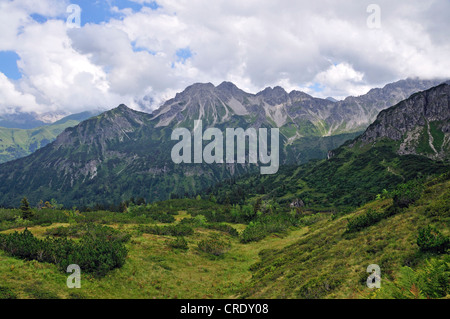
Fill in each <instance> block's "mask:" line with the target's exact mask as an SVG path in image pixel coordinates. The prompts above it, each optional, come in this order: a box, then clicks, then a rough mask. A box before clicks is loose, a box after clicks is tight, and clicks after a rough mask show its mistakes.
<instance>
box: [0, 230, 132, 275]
mask: <svg viewBox="0 0 450 319" xmlns="http://www.w3.org/2000/svg"><path fill="white" fill-rule="evenodd" d="M97 232H98V233H96V234H93V233H86V234H85V235H84V236H83V237H82V238H81V239H80V241H79V242H74V241H73V240H68V239H66V238H50V237H47V238H46V239H44V240H41V239H38V238H36V237H34V235H33V234H32V233H31V232H30V231H29V230H28V229H25V230H24V231H23V232H22V233H18V232H14V233H12V234H9V235H1V236H0V248H1V249H2V250H4V251H5V252H7V253H8V254H10V255H11V256H13V257H18V258H21V259H25V260H37V261H39V262H48V263H53V264H56V265H58V266H59V267H60V268H61V270H62V271H65V270H66V269H67V266H68V265H70V264H77V265H79V266H80V268H81V269H82V271H84V272H86V273H92V274H94V275H97V276H104V275H105V274H106V273H107V272H108V271H110V270H112V269H114V268H119V267H122V266H123V264H124V263H125V258H126V256H127V249H126V247H125V246H124V244H123V243H124V241H125V240H126V238H124V237H122V236H111V232H110V230H104V231H99V230H97ZM116 235H117V234H116Z"/></svg>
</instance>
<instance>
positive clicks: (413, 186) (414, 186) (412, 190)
mask: <svg viewBox="0 0 450 319" xmlns="http://www.w3.org/2000/svg"><path fill="white" fill-rule="evenodd" d="M423 190H424V185H423V183H422V182H421V181H420V180H411V181H409V182H407V183H404V184H400V185H398V186H397V188H396V189H395V190H394V191H393V192H392V194H391V196H392V198H393V200H394V206H396V207H399V208H406V207H409V205H411V204H413V203H414V202H415V201H416V200H418V199H419V198H420V196H421V195H422V192H423Z"/></svg>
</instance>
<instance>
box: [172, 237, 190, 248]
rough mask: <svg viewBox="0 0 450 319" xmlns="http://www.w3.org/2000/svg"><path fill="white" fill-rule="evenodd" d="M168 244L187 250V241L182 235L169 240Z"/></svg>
mask: <svg viewBox="0 0 450 319" xmlns="http://www.w3.org/2000/svg"><path fill="white" fill-rule="evenodd" d="M169 246H170V247H172V248H175V249H182V250H188V249H189V247H188V243H187V241H186V239H185V238H184V237H177V238H176V239H175V240H171V241H170V242H169Z"/></svg>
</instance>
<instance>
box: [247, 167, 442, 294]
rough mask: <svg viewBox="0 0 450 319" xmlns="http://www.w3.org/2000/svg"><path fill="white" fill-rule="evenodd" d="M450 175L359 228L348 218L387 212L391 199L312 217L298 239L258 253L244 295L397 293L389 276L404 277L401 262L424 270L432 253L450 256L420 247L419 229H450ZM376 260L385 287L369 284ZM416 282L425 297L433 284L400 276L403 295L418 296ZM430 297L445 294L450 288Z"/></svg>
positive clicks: (395, 278) (430, 279) (430, 276)
mask: <svg viewBox="0 0 450 319" xmlns="http://www.w3.org/2000/svg"><path fill="white" fill-rule="evenodd" d="M449 177H450V175H449V174H446V175H445V176H442V177H440V178H438V179H435V180H432V181H429V182H427V183H426V184H425V185H424V186H425V188H424V190H423V192H422V194H421V195H420V199H419V200H418V201H417V202H416V203H415V204H413V205H411V206H410V207H408V208H404V209H402V210H400V211H399V212H398V213H397V214H395V215H393V216H390V217H385V218H383V219H382V220H380V221H379V222H375V223H373V224H371V225H368V226H367V227H365V228H364V229H362V230H360V231H358V232H356V233H352V234H347V233H346V230H347V225H348V220H353V219H355V218H357V217H361V216H364V215H366V214H368V213H369V212H371V213H383V212H385V211H387V210H388V209H389V207H391V206H392V199H380V200H377V201H373V202H371V203H368V204H367V205H365V206H363V207H361V208H359V209H357V210H356V211H354V212H352V213H350V214H348V215H345V216H343V217H339V215H337V217H336V216H335V217H334V218H332V217H330V216H329V215H328V216H327V215H315V216H313V217H310V218H309V220H310V222H309V226H307V227H305V228H306V229H307V231H305V233H304V234H301V235H300V236H299V237H298V240H297V242H296V243H294V244H292V245H289V246H287V247H284V248H282V249H273V248H268V249H265V250H262V251H261V252H260V253H259V256H260V261H259V262H257V263H255V264H254V265H252V266H251V268H250V269H251V271H252V278H251V280H250V283H248V284H247V285H246V287H245V288H244V289H242V290H241V295H240V297H243V298H263V299H264V298H269V299H270V298H296V299H298V298H300V299H318V298H367V297H370V296H372V297H376V296H377V295H380V296H384V298H392V297H393V296H390V297H389V294H390V293H392V292H393V291H391V290H392V287H393V285H392V284H391V285H390V284H389V282H392V281H395V280H399V279H401V277H400V276H401V267H408V266H409V267H412V268H413V269H414V270H416V269H421V270H422V271H424V270H425V269H424V268H425V267H427V260H428V259H429V258H437V259H441V260H442V259H443V258H445V255H443V256H439V255H432V254H430V253H423V252H421V251H420V250H419V247H418V245H417V238H418V234H419V230H420V229H422V228H424V227H426V226H430V225H431V226H433V227H436V229H438V230H439V231H441V232H442V234H443V235H444V236H449V235H450V229H449V227H448V225H449V222H450V215H449V213H448V212H449V211H450V206H449V203H450V202H449V201H448V199H449V198H450V191H449V190H450V181H449ZM437 207H440V210H437V209H436V208H437ZM445 212H447V213H445ZM305 219H307V220H308V218H307V217H305ZM447 262H448V254H447ZM371 264H377V265H379V266H380V268H381V291H374V290H371V289H369V288H368V287H367V286H366V282H367V278H368V276H369V273H367V267H368V266H369V265H371ZM447 268H448V267H447ZM435 275H436V273H434V276H432V275H431V274H429V275H428V276H427V279H428V281H429V282H431V281H432V280H434V279H436V277H435ZM447 278H448V277H447ZM410 279H412V278H410ZM413 280H415V279H413ZM413 283H414V284H415V285H416V288H417V286H419V288H420V289H421V290H422V295H423V296H424V297H426V296H427V294H428V293H430V292H429V290H431V289H430V288H432V287H430V286H427V285H426V282H425V283H423V282H420V281H415V282H414V281H413V282H412V283H410V284H409V286H402V285H401V284H399V283H398V282H396V285H397V287H398V286H400V287H399V288H398V290H399V291H400V292H401V288H403V298H404V296H408V295H409V298H414V295H413V294H412V293H411V294H409V290H410V289H412V287H411V285H412V284H413ZM447 287H448V283H447ZM427 288H428V289H427ZM434 290H436V287H434ZM447 293H448V292H447ZM431 297H433V298H442V297H445V293H444V294H443V295H442V294H441V295H440V296H431ZM397 298H399V297H397Z"/></svg>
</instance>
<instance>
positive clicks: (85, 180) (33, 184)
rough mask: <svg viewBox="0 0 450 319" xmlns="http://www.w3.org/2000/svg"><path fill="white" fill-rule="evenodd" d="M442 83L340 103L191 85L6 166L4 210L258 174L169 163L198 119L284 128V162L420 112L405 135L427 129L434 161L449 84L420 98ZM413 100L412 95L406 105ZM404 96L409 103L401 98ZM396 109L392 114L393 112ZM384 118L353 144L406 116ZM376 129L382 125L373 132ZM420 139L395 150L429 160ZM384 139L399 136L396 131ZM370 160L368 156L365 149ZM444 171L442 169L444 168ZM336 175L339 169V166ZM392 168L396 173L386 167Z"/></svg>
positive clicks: (0, 175) (194, 188)
mask: <svg viewBox="0 0 450 319" xmlns="http://www.w3.org/2000/svg"><path fill="white" fill-rule="evenodd" d="M440 82H441V81H421V80H412V79H408V80H402V81H399V82H396V83H393V84H389V85H387V86H385V87H384V88H382V89H373V90H371V91H369V92H368V93H367V94H365V95H363V96H360V97H349V98H346V99H345V100H343V101H338V102H334V101H330V100H327V99H319V98H314V97H312V96H310V95H308V94H305V93H303V92H299V91H292V92H290V93H288V92H286V91H285V90H284V89H283V88H281V87H275V88H266V89H265V90H263V91H261V92H259V93H257V94H250V93H246V92H244V91H242V90H240V89H239V88H237V87H236V86H235V85H234V84H232V83H230V82H223V83H222V84H220V85H218V86H214V85H212V84H210V83H208V84H194V85H192V86H190V87H188V88H186V90H184V91H183V92H181V93H178V94H177V95H176V96H175V97H174V98H173V99H171V100H169V101H167V102H166V103H164V104H163V105H162V106H161V107H160V108H159V109H158V110H156V111H155V112H153V114H147V113H142V112H137V111H134V110H132V109H130V108H128V107H127V106H125V105H120V106H119V107H117V108H115V109H113V110H110V111H107V112H105V113H102V114H100V115H98V116H94V117H91V118H89V119H87V120H85V121H83V122H81V123H79V124H78V125H76V126H75V127H70V128H67V129H65V130H64V131H63V132H62V133H61V134H60V135H59V136H58V137H57V138H56V140H55V141H53V142H52V143H50V144H48V145H46V146H45V147H43V148H41V149H38V150H37V151H36V152H34V153H33V154H31V155H30V156H27V157H25V158H20V159H17V160H15V161H11V162H8V163H4V164H2V165H0V180H1V181H2V184H1V186H0V194H1V195H0V205H3V206H15V205H17V203H18V202H19V201H20V198H21V197H23V196H24V195H26V196H28V197H29V199H30V201H31V202H32V203H35V202H37V201H39V200H48V199H50V198H55V199H57V200H58V201H60V202H62V203H64V204H65V205H67V206H71V205H79V206H88V205H93V204H95V203H117V202H120V201H122V200H125V199H128V198H130V197H132V196H141V197H144V198H145V199H147V200H150V201H154V200H162V199H167V198H169V196H170V195H171V194H175V195H177V196H183V195H188V194H193V193H195V192H198V191H200V190H202V189H205V188H207V187H210V186H212V185H214V184H215V183H218V182H220V181H223V180H224V179H229V178H232V177H233V178H235V177H237V176H240V175H242V174H244V173H251V172H252V171H253V170H254V169H256V167H255V166H254V165H247V164H244V165H241V164H218V165H206V164H196V165H190V164H180V165H176V164H174V163H173V161H172V160H171V158H170V151H171V149H172V147H173V145H174V144H175V141H172V140H171V133H172V131H173V129H174V128H177V127H186V128H190V129H193V123H194V121H195V120H198V119H201V120H203V122H204V124H203V127H204V128H205V129H206V128H207V127H213V126H214V127H217V128H219V129H222V130H224V129H225V128H226V127H233V128H235V127H242V128H244V129H246V128H248V127H254V128H261V127H279V128H280V133H281V134H280V137H281V141H280V144H281V145H283V149H282V151H281V154H280V160H281V163H283V164H295V165H297V164H299V163H305V162H307V161H308V160H310V159H314V158H316V159H320V158H324V157H326V155H327V154H328V151H329V150H331V149H335V148H337V147H339V146H340V145H341V144H343V143H344V142H346V141H347V140H351V139H353V138H355V137H356V136H358V135H360V134H361V133H362V131H364V130H365V129H366V128H367V127H368V126H369V125H370V124H371V123H372V122H373V121H374V120H375V119H376V118H377V115H378V114H379V113H380V111H382V110H384V109H386V108H387V107H389V106H391V105H396V106H394V107H393V109H394V110H395V109H397V110H400V111H399V112H401V111H402V110H403V108H406V110H407V111H408V112H410V111H411V112H414V113H418V111H417V112H416V109H417V110H419V108H420V107H421V106H422V113H420V112H419V113H420V114H421V116H422V117H423V118H424V120H422V121H420V120H417V119H416V120H415V121H414V123H410V124H404V125H405V134H406V132H410V127H412V126H414V127H417V128H415V130H417V131H419V129H421V130H422V131H421V132H425V131H424V130H425V129H424V127H425V126H426V127H427V129H426V132H427V134H428V135H427V136H428V141H431V142H429V143H428V144H427V145H428V146H429V147H430V148H431V146H430V145H432V146H433V147H434V150H436V152H434V150H433V148H431V149H432V151H433V152H432V153H430V152H428V151H429V150H428V149H427V152H428V153H426V152H425V153H426V154H429V155H430V157H431V158H433V159H442V158H445V157H446V152H447V150H448V131H446V130H448V118H447V117H445V116H448V92H447V90H448V85H442V86H439V87H437V88H434V89H431V90H439V91H430V92H431V93H430V92H427V93H419V95H417V94H414V93H416V92H418V91H422V90H426V89H429V88H430V87H434V86H435V85H437V84H439V83H440ZM432 92H437V93H432ZM411 94H413V96H411V98H410V99H407V98H408V97H409V96H410V95H411ZM420 94H422V95H423V94H425V95H423V96H425V97H426V98H425V102H424V103H425V104H424V103H420V102H417V101H416V99H417V100H420V99H419V98H418V96H421V95H420ZM445 96H447V100H446V98H445ZM404 99H407V100H406V101H405V102H401V101H402V100H404ZM399 102H401V103H400V104H398V103H399ZM402 103H403V104H402ZM445 103H447V104H445ZM399 105H400V106H399ZM402 105H406V106H402ZM424 105H425V108H426V110H425V109H423V107H424ZM428 105H430V110H431V109H433V108H434V109H436V108H439V112H443V116H444V117H443V118H441V117H439V118H434V117H433V114H434V113H430V112H429V111H428V110H429V109H428ZM431 105H433V107H431ZM407 106H409V109H408V108H407ZM446 107H447V108H446ZM390 110H391V109H388V110H387V111H385V113H386V112H392V111H390ZM385 113H383V112H382V113H381V114H380V115H379V116H378V118H377V119H376V120H375V122H374V123H373V124H372V126H370V127H369V129H368V130H367V131H366V132H365V133H364V134H363V137H362V139H361V140H356V141H360V142H361V143H366V144H367V143H371V142H372V140H371V138H372V137H373V138H375V139H376V140H377V141H378V140H379V138H382V137H383V133H382V132H384V131H386V132H387V131H389V130H387V129H386V130H385V129H384V128H385V127H386V128H387V126H388V124H389V125H391V126H392V127H393V128H392V129H391V130H390V131H389V132H391V131H395V126H396V125H398V123H400V122H401V119H399V121H400V122H398V123H396V122H389V123H388V122H386V121H387V120H383V116H385V117H386V118H388V119H391V118H392V116H390V114H391V113H386V114H387V115H383V114H385ZM419 113H418V114H419ZM445 114H446V115H445ZM405 121H406V120H405ZM402 123H403V122H402ZM408 123H409V122H408ZM425 124H426V125H425ZM377 125H382V126H383V128H378V129H375V128H376V127H377ZM424 125H425V126H424ZM372 132H379V133H372ZM377 134H378V135H377ZM408 134H409V133H408ZM413 135H414V134H413ZM408 136H409V135H408ZM414 136H415V135H414ZM420 136H425V135H424V134H422V135H420ZM420 136H419V137H417V138H411V136H409V137H408V138H406V137H405V138H404V139H405V140H404V141H403V142H404V144H405V146H404V148H401V149H400V148H399V147H398V148H397V150H396V154H397V155H398V154H403V153H404V152H406V153H408V154H423V152H422V149H421V147H422V146H424V143H422V142H420V141H421V140H422V139H423V138H425V137H420ZM384 137H386V138H391V137H392V136H391V133H389V134H385V136H384ZM402 137H403V135H402ZM411 141H415V142H411ZM353 143H355V140H353ZM396 143H397V142H396ZM430 143H431V144H430ZM347 144H348V142H347ZM347 144H346V146H345V151H340V149H338V150H337V151H335V152H332V154H331V155H330V158H331V160H330V161H331V162H332V163H338V162H339V158H340V156H342V153H345V154H347V155H345V156H349V155H348V154H349V153H348V151H347V149H348V148H349V145H347ZM425 144H426V143H425ZM407 146H408V147H407ZM396 147H397V146H396ZM403 149H404V150H405V151H403ZM406 149H407V151H406ZM402 152H403V153H402ZM359 153H361V154H362V153H363V152H362V151H361V152H359ZM406 153H405V154H406ZM364 154H365V155H364V156H367V154H368V153H364ZM355 156H356V155H355ZM357 156H360V154H359V155H358V154H357ZM390 156H391V155H390ZM411 156H413V155H411ZM414 156H415V155H414ZM427 160H428V159H427ZM330 161H328V162H330ZM400 161H401V160H400ZM428 161H431V160H428ZM424 163H425V162H424ZM427 163H428V164H429V162H427ZM340 164H341V163H340ZM321 165H328V164H321ZM333 165H334V164H333ZM438 166H439V165H438ZM439 167H440V169H442V167H443V166H442V165H441V166H439ZM336 169H338V170H339V169H340V168H338V167H337V166H336ZM311 170H313V169H311ZM386 170H387V171H388V172H389V170H395V169H394V168H392V167H390V168H389V167H388V168H386ZM325 171H326V170H325ZM388 175H389V177H390V178H392V176H390V175H395V174H392V173H389V174H388ZM311 176H312V175H311ZM397 177H398V176H397ZM268 178H275V177H268ZM329 178H330V177H328V179H329ZM398 178H400V177H398ZM275 184H276V183H275Z"/></svg>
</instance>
